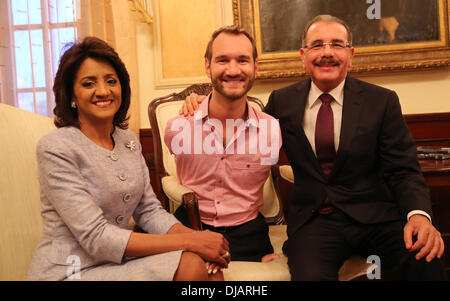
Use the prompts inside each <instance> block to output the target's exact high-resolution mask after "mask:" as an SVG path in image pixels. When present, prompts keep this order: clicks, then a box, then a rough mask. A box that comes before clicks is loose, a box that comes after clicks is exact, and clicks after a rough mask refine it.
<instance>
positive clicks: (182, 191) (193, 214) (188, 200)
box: [161, 176, 202, 230]
mask: <svg viewBox="0 0 450 301" xmlns="http://www.w3.org/2000/svg"><path fill="white" fill-rule="evenodd" d="M161 183H162V189H163V191H164V193H165V194H166V196H167V198H168V199H169V201H170V202H173V203H174V205H175V206H176V207H178V206H180V205H183V206H184V208H185V209H186V211H187V214H188V218H189V223H190V226H191V228H193V229H195V230H201V229H202V224H201V222H200V214H199V211H198V200H197V197H196V195H195V193H194V192H193V191H192V190H191V189H189V188H187V187H186V186H184V185H182V184H181V183H180V181H179V180H178V178H177V177H176V176H166V177H163V178H162V179H161Z"/></svg>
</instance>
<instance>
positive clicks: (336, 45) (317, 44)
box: [305, 41, 350, 50]
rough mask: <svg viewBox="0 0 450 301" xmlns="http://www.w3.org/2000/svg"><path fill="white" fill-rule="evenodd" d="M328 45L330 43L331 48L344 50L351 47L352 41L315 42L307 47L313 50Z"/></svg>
mask: <svg viewBox="0 0 450 301" xmlns="http://www.w3.org/2000/svg"><path fill="white" fill-rule="evenodd" d="M326 45H329V46H330V48H331V49H333V50H343V49H345V48H347V47H350V43H349V42H343V41H334V42H328V43H325V42H320V41H318V42H314V43H312V44H311V45H307V46H305V48H307V49H311V50H321V49H322V48H324V47H325V46H326Z"/></svg>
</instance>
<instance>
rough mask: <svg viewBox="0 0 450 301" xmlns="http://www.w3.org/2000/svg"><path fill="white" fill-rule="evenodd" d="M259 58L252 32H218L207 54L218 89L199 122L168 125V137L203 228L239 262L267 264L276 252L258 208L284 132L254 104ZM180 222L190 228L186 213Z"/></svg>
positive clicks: (195, 119)
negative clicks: (224, 241) (196, 203)
mask: <svg viewBox="0 0 450 301" xmlns="http://www.w3.org/2000/svg"><path fill="white" fill-rule="evenodd" d="M256 57H257V53H256V47H255V43H254V40H253V38H252V37H251V36H250V35H249V34H248V33H247V32H245V31H243V30H241V29H239V28H237V27H235V26H229V27H224V28H221V29H219V30H217V31H216V32H214V33H213V35H212V39H211V41H210V42H209V44H208V47H207V49H206V53H205V69H206V73H207V75H208V76H209V77H210V78H211V81H212V85H213V90H212V92H211V94H210V95H209V96H208V97H207V99H206V100H205V101H203V102H202V104H201V105H200V108H199V110H198V111H197V112H196V113H195V114H194V116H188V117H183V116H178V117H175V118H173V119H171V120H169V122H168V124H167V127H166V131H165V137H164V140H165V143H166V145H167V146H168V148H169V150H170V151H171V153H173V154H174V155H175V162H176V165H177V174H178V177H179V179H180V182H181V184H183V185H185V186H187V187H189V188H190V189H192V190H193V191H194V192H195V193H196V195H197V198H198V201H199V211H200V218H201V221H202V224H203V228H204V229H209V230H211V231H216V232H220V233H222V234H223V235H224V236H225V238H227V240H228V241H229V243H230V252H231V258H232V260H244V261H261V260H262V259H263V257H264V256H265V255H267V254H270V253H273V248H272V245H271V243H270V239H269V236H268V227H267V224H266V223H265V220H264V217H263V216H262V215H261V213H259V208H260V207H261V205H262V200H263V186H264V183H265V181H266V180H267V177H268V176H269V171H270V166H271V165H273V164H275V163H277V161H278V153H279V150H280V147H281V133H280V127H279V124H278V121H277V120H276V119H274V118H273V117H271V116H269V115H267V114H265V113H263V112H261V111H259V110H257V109H255V108H254V107H252V106H251V105H250V104H249V103H248V101H247V92H248V91H249V90H250V88H251V87H252V85H253V82H254V79H255V76H256V71H257V59H256ZM175 216H177V217H178V218H179V219H180V221H182V222H183V223H186V222H187V219H186V216H185V212H184V208H183V207H180V208H179V209H178V210H177V212H176V213H175ZM273 257H274V256H273V255H271V256H266V257H265V258H266V259H267V260H269V258H273Z"/></svg>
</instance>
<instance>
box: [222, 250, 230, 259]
mask: <svg viewBox="0 0 450 301" xmlns="http://www.w3.org/2000/svg"><path fill="white" fill-rule="evenodd" d="M221 256H222V257H223V258H228V257H230V252H228V251H227V252H225V254H223V255H221Z"/></svg>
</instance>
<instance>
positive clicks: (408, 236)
mask: <svg viewBox="0 0 450 301" xmlns="http://www.w3.org/2000/svg"><path fill="white" fill-rule="evenodd" d="M302 43H303V44H302V45H303V46H302V48H301V50H300V54H301V59H302V61H303V65H304V67H305V69H306V70H307V72H308V73H309V75H310V78H309V79H307V80H304V81H301V82H299V83H296V84H294V85H291V86H288V87H285V88H282V89H279V90H276V91H273V92H272V94H271V95H270V98H269V101H268V104H267V106H266V110H265V111H266V113H269V114H270V115H272V116H274V117H275V118H277V119H279V122H280V126H281V131H282V138H283V148H284V150H285V152H286V154H287V157H288V159H289V162H290V164H291V166H292V168H293V171H294V178H295V184H294V187H295V188H294V192H293V194H292V197H291V198H290V200H289V202H288V208H287V210H286V212H287V216H286V221H287V225H288V241H287V242H286V244H285V246H284V251H285V253H286V255H287V256H288V264H289V267H290V270H291V274H292V279H293V280H337V279H338V270H339V268H340V266H341V265H342V264H343V262H344V261H345V260H346V259H347V258H348V257H350V256H351V255H353V254H359V255H362V256H365V257H367V256H369V255H377V256H379V258H380V260H381V267H382V268H388V269H389V270H390V271H391V273H392V274H391V275H392V276H393V277H395V278H397V279H445V272H444V268H443V264H442V262H441V259H440V258H441V256H442V255H443V252H444V243H443V241H442V238H441V235H440V233H439V232H438V231H437V230H436V229H435V227H434V226H433V224H432V221H433V217H432V212H431V204H430V198H429V191H428V188H427V185H426V182H425V180H424V178H423V176H422V174H421V172H420V167H419V164H418V161H417V158H416V146H415V143H414V141H413V138H412V136H411V133H410V132H409V130H408V128H407V126H406V124H405V121H404V119H403V116H402V112H401V108H400V104H399V100H398V97H397V95H396V93H395V92H393V91H390V90H387V89H385V88H382V87H379V86H375V85H372V84H369V83H366V82H363V81H360V80H357V79H354V78H352V77H349V76H347V71H348V68H349V67H350V66H351V63H352V59H353V54H354V49H353V47H352V39H351V31H350V30H349V28H348V25H346V24H345V23H344V22H343V21H341V20H340V19H337V18H335V17H332V16H328V15H322V16H318V17H316V18H315V19H314V20H312V21H311V22H310V23H309V24H308V26H307V27H306V29H305V33H304V34H303V42H302ZM316 119H317V122H316ZM383 271H384V270H383V269H382V270H381V272H382V273H383ZM382 275H383V274H382Z"/></svg>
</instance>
